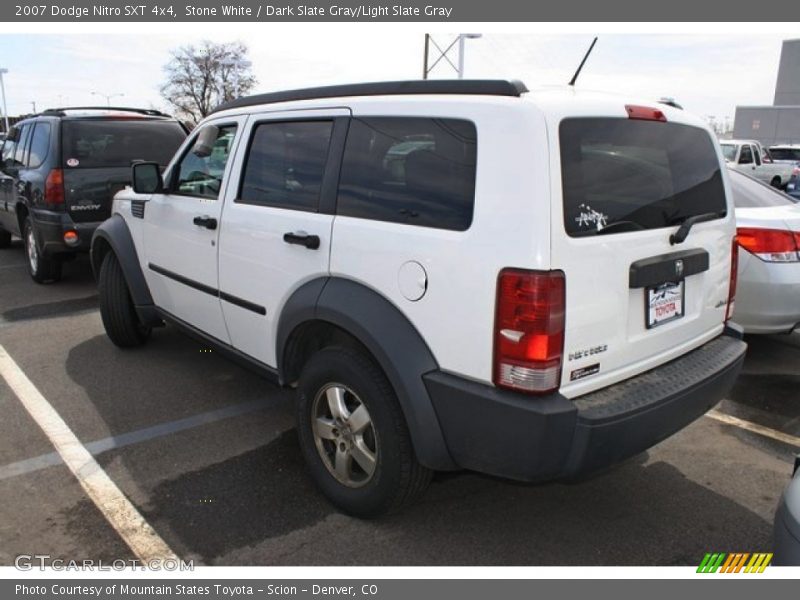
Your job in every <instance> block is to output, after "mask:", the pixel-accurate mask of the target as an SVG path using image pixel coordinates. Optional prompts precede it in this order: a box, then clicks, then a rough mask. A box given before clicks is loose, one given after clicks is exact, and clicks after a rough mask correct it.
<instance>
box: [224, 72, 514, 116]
mask: <svg viewBox="0 0 800 600" xmlns="http://www.w3.org/2000/svg"><path fill="white" fill-rule="evenodd" d="M527 91H528V88H527V87H525V84H524V83H522V82H521V81H517V80H512V81H507V80H504V79H417V80H411V81H381V82H375V83H355V84H347V85H331V86H325V87H316V88H305V89H299V90H288V91H283V92H271V93H268V94H256V95H254V96H245V97H243V98H238V99H236V100H231V101H229V102H224V103H223V104H220V105H219V106H217V107H216V108H215V109H214V110H213V111H211V112H212V113H216V112H220V111H223V110H228V109H231V108H241V107H244V106H254V105H257V104H273V103H276V102H289V101H291V100H313V99H317V98H338V97H343V96H399V95H405V94H466V95H485V96H513V97H519V96H521V95H522V94H524V93H525V92H527Z"/></svg>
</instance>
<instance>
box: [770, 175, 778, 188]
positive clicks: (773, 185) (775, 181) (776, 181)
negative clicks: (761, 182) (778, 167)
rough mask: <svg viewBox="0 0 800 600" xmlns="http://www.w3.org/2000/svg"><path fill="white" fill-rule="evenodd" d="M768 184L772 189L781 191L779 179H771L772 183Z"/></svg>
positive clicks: (776, 177)
mask: <svg viewBox="0 0 800 600" xmlns="http://www.w3.org/2000/svg"><path fill="white" fill-rule="evenodd" d="M769 184H770V185H771V186H772V187H774V188H777V189H781V178H780V177H778V176H775V177H773V178H772V181H770V182H769Z"/></svg>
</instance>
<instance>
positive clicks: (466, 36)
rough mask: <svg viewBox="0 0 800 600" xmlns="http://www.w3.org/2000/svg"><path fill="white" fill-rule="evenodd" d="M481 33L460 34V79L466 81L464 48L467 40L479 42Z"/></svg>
mask: <svg viewBox="0 0 800 600" xmlns="http://www.w3.org/2000/svg"><path fill="white" fill-rule="evenodd" d="M481 35H482V34H480V33H460V34H459V35H458V78H459V79H464V46H465V43H464V42H465V41H466V40H477V39H478V38H480V37H481Z"/></svg>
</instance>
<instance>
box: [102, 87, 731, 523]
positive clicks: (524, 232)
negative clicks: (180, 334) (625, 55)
mask: <svg viewBox="0 0 800 600" xmlns="http://www.w3.org/2000/svg"><path fill="white" fill-rule="evenodd" d="M723 164H724V163H723V159H722V156H721V153H720V151H719V148H718V146H717V145H716V143H715V141H714V138H713V135H712V133H711V132H710V131H709V129H708V128H707V126H706V125H704V124H703V123H702V122H701V121H700V120H699V119H696V118H693V117H691V116H690V115H688V114H686V113H684V112H683V111H681V110H677V109H673V108H670V107H667V106H657V107H656V106H653V105H652V104H648V103H646V102H645V103H643V102H637V101H630V100H626V99H619V98H617V97H611V96H603V95H598V94H589V93H584V92H579V91H575V90H573V89H568V90H563V91H546V92H537V93H527V90H525V88H524V86H522V85H521V84H519V83H514V82H506V81H424V82H419V81H417V82H394V83H378V84H361V85H353V86H337V87H330V88H320V89H312V90H296V91H292V92H282V93H277V94H268V95H262V96H254V97H250V98H243V99H240V100H236V101H233V102H230V103H228V104H226V105H224V106H222V107H220V108H219V109H218V110H217V111H216V112H214V113H213V114H212V115H210V116H209V117H208V118H207V119H205V120H204V121H203V122H202V123H201V124H200V125H199V126H198V128H197V130H196V131H195V133H194V135H193V136H191V138H190V139H189V140H188V141H187V143H186V144H184V146H183V148H182V149H181V150H180V151H179V152H178V154H177V156H176V157H175V158H174V159H173V161H172V163H171V164H170V165H169V167H168V168H167V170H166V172H165V173H164V175H163V177H162V176H161V174H160V172H159V169H158V165H155V164H146V163H144V164H137V165H135V166H134V167H133V169H134V171H133V172H134V175H133V180H134V183H133V189H129V190H126V191H124V192H121V193H119V194H118V195H117V197H116V199H115V204H114V216H113V217H112V218H111V219H110V220H108V221H107V222H106V223H105V224H104V225H102V226H101V227H100V228H99V229H98V231H97V233H96V235H95V237H94V240H93V244H92V261H93V265H94V268H95V271H96V273H97V275H98V282H99V289H100V302H101V314H102V317H103V322H104V324H105V327H106V330H107V332H108V335H109V337H110V338H111V340H112V341H113V342H114V343H116V344H117V345H118V346H134V345H138V344H142V343H143V342H144V341H145V340H146V339H147V338H148V336H149V335H150V332H151V329H152V328H154V327H157V326H159V325H162V324H163V323H164V322H165V321H166V322H170V323H173V324H177V325H179V326H181V327H183V328H185V329H186V330H188V331H190V332H192V333H194V334H195V335H197V336H200V337H202V338H204V339H206V340H209V341H211V342H213V343H215V344H216V345H217V346H218V347H220V348H223V349H225V350H227V351H228V352H229V354H230V355H232V356H234V357H236V358H238V359H241V360H242V361H245V362H246V363H248V364H250V365H252V366H254V367H256V368H258V369H259V370H260V371H262V372H265V373H268V374H271V375H273V376H274V377H275V378H276V379H277V380H278V381H279V382H280V383H282V384H283V385H287V386H293V387H296V388H297V424H298V432H299V437H300V443H301V447H302V451H303V454H304V456H305V459H306V461H307V463H308V467H309V470H310V473H311V475H312V477H313V478H314V480H315V481H316V483H317V484H318V485H319V487H320V488H321V489H322V491H323V492H324V493H325V494H326V495H327V497H328V498H329V499H330V500H331V501H332V502H334V503H335V504H336V505H337V506H339V507H340V508H342V509H343V510H345V511H348V512H350V513H353V514H357V515H364V516H368V515H375V514H379V513H382V512H386V511H389V510H393V509H397V508H399V507H400V506H402V505H404V504H405V503H407V502H409V501H411V500H413V499H414V498H415V497H417V496H419V494H420V493H421V492H422V491H423V490H424V489H425V486H426V485H427V483H428V481H429V479H430V475H431V472H432V471H433V470H452V469H458V468H467V469H474V470H476V471H481V472H484V473H492V474H496V475H501V476H504V477H510V478H514V479H518V480H523V481H542V480H548V479H554V478H567V477H574V476H577V475H579V474H583V473H586V472H590V471H593V470H597V469H599V468H602V467H604V466H606V465H609V464H612V463H615V462H618V461H620V460H623V459H625V458H626V457H629V456H631V455H633V454H636V453H639V452H641V451H643V450H645V449H646V448H648V447H650V446H652V445H653V444H655V443H656V442H658V441H660V440H662V439H664V438H666V437H667V436H669V435H671V434H672V433H674V432H675V431H677V430H679V429H681V428H682V427H684V426H685V425H687V424H688V423H690V422H692V421H693V420H694V419H696V418H697V417H699V416H700V415H702V414H703V413H704V412H705V411H706V410H708V408H709V407H711V406H713V405H714V404H715V403H717V402H718V401H719V400H720V398H722V396H723V394H725V393H726V392H727V390H728V389H729V387H730V386H731V385H732V383H733V381H734V379H735V377H736V375H737V373H738V371H739V369H740V367H741V364H742V361H743V357H744V352H745V348H746V346H745V344H744V342H742V341H741V339H740V336H738V335H736V332H735V331H734V329H733V328H732V327H729V326H726V322H727V319H728V318H729V317H730V314H731V312H732V309H733V296H734V288H735V285H734V284H735V282H734V280H733V278H734V277H735V273H736V265H735V264H732V263H733V261H734V259H733V257H735V255H736V254H735V252H736V246H735V245H734V232H735V227H734V215H733V210H732V209H731V204H730V201H729V193H728V183H727V175H726V172H725V168H724V167H723Z"/></svg>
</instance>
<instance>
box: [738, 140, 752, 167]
mask: <svg viewBox="0 0 800 600" xmlns="http://www.w3.org/2000/svg"><path fill="white" fill-rule="evenodd" d="M739 164H740V165H751V164H753V151H752V150H750V146H748V145H744V146H742V153H741V154H740V155H739Z"/></svg>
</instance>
